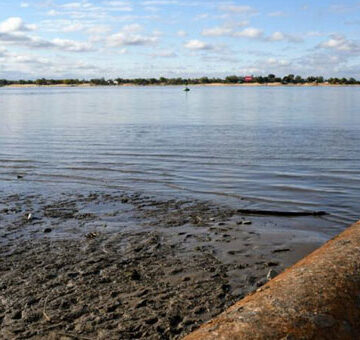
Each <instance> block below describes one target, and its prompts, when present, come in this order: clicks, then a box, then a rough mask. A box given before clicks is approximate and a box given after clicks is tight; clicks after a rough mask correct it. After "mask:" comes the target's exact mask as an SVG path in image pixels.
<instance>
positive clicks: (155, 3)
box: [142, 0, 178, 6]
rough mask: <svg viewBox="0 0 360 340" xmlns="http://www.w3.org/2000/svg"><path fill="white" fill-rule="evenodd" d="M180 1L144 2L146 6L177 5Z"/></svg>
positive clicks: (155, 0) (151, 0)
mask: <svg viewBox="0 0 360 340" xmlns="http://www.w3.org/2000/svg"><path fill="white" fill-rule="evenodd" d="M177 3H178V1H176V0H149V1H144V2H143V3H142V4H143V5H144V6H153V5H176V4H177Z"/></svg>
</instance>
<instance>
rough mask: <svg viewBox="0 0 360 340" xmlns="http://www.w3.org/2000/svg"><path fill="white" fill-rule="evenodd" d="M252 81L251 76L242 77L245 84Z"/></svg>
mask: <svg viewBox="0 0 360 340" xmlns="http://www.w3.org/2000/svg"><path fill="white" fill-rule="evenodd" d="M253 80H254V77H253V76H245V77H244V82H245V83H250V82H252V81H253Z"/></svg>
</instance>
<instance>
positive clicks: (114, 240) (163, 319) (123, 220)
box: [0, 192, 319, 339]
mask: <svg viewBox="0 0 360 340" xmlns="http://www.w3.org/2000/svg"><path fill="white" fill-rule="evenodd" d="M287 223H290V222H289V219H286V218H283V217H271V218H270V217H266V216H249V215H243V214H241V213H239V212H238V211H237V210H234V209H230V208H228V207H226V206H217V205H214V204H212V203H211V202H204V201H197V200H194V199H189V200H185V199H163V200H160V199H158V198H154V197H150V196H145V195H143V194H140V193H125V192H113V193H102V192H92V193H87V194H62V195H57V196H54V197H48V196H43V195H41V194H37V195H23V196H20V195H9V196H6V197H2V198H1V200H0V225H1V229H0V243H1V248H0V325H1V329H0V337H1V338H4V339H23V338H31V339H140V338H143V339H178V338H181V337H182V336H184V335H186V334H188V333H189V332H191V331H192V330H195V329H196V328H197V327H198V326H199V325H200V324H202V323H203V322H205V321H207V320H209V319H210V318H212V317H214V316H216V315H218V314H219V313H221V312H222V311H224V310H225V309H226V308H227V307H228V306H230V305H231V304H233V303H234V302H235V301H237V300H239V299H241V298H242V297H244V296H245V295H247V294H249V293H251V292H253V291H255V290H256V289H258V288H259V287H260V286H261V285H263V284H264V283H265V282H267V280H268V279H269V278H272V277H273V276H275V275H277V274H278V273H280V272H281V271H282V270H283V269H284V268H286V267H288V266H289V265H291V264H293V263H294V262H296V261H297V260H298V259H300V258H302V257H303V256H305V255H307V254H308V253H309V252H311V251H312V250H313V249H315V248H317V247H318V246H319V243H318V242H312V243H311V242H306V243H304V242H299V240H298V239H297V238H296V236H294V234H293V233H292V232H291V229H287V230H285V229H284V230H283V231H277V232H274V231H273V230H275V229H276V228H275V229H274V227H276V226H278V225H282V224H287ZM266 230H269V232H266ZM270 231H272V232H270Z"/></svg>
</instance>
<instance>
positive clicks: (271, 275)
mask: <svg viewBox="0 0 360 340" xmlns="http://www.w3.org/2000/svg"><path fill="white" fill-rule="evenodd" d="M278 275H279V273H278V272H277V271H276V270H274V269H270V270H269V272H268V273H267V275H266V278H267V279H268V280H272V279H273V278H274V277H276V276H278Z"/></svg>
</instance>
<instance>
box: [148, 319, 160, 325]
mask: <svg viewBox="0 0 360 340" xmlns="http://www.w3.org/2000/svg"><path fill="white" fill-rule="evenodd" d="M158 320H159V319H158V318H157V317H151V318H149V319H146V320H145V323H146V324H147V325H154V324H155V323H157V322H158Z"/></svg>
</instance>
